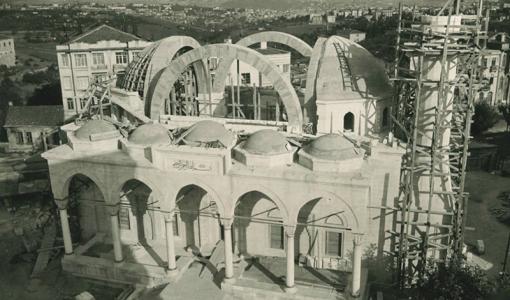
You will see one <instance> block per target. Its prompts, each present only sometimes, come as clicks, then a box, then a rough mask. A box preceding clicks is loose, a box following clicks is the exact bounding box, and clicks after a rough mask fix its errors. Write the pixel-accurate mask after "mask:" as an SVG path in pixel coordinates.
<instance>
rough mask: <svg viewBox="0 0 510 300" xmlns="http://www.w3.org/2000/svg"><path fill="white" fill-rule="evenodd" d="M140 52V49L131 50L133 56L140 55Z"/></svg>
mask: <svg viewBox="0 0 510 300" xmlns="http://www.w3.org/2000/svg"><path fill="white" fill-rule="evenodd" d="M140 52H142V51H132V52H131V53H132V55H133V58H137V57H138V56H139V55H140Z"/></svg>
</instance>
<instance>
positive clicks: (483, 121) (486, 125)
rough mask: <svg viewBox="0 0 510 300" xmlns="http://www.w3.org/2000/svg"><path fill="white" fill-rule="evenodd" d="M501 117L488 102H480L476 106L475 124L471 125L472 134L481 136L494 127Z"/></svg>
mask: <svg viewBox="0 0 510 300" xmlns="http://www.w3.org/2000/svg"><path fill="white" fill-rule="evenodd" d="M499 118H500V116H499V114H498V111H497V110H496V108H494V107H493V106H491V105H490V104H489V103H487V102H484V101H482V102H478V103H476V104H475V114H474V115H473V124H471V133H472V134H473V135H480V134H482V133H484V132H485V131H487V130H489V129H490V128H491V127H492V126H494V125H495V124H496V123H497V122H498V120H499Z"/></svg>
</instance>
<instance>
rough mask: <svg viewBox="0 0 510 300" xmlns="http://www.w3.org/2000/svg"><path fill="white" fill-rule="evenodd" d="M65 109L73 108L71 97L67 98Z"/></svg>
mask: <svg viewBox="0 0 510 300" xmlns="http://www.w3.org/2000/svg"><path fill="white" fill-rule="evenodd" d="M67 109H74V100H73V98H67Z"/></svg>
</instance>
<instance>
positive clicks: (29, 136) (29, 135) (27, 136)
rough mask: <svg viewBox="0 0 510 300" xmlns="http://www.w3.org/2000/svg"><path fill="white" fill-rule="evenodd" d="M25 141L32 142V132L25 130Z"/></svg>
mask: <svg viewBox="0 0 510 300" xmlns="http://www.w3.org/2000/svg"><path fill="white" fill-rule="evenodd" d="M25 137H26V139H25V141H26V143H27V144H33V142H34V141H33V140H32V132H25Z"/></svg>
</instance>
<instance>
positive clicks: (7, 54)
mask: <svg viewBox="0 0 510 300" xmlns="http://www.w3.org/2000/svg"><path fill="white" fill-rule="evenodd" d="M0 65H5V66H7V67H13V66H14V65H16V51H15V50H14V39H13V38H11V37H6V36H2V35H0Z"/></svg>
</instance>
